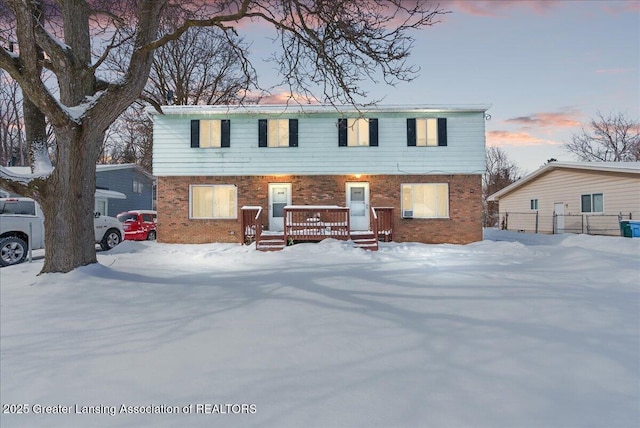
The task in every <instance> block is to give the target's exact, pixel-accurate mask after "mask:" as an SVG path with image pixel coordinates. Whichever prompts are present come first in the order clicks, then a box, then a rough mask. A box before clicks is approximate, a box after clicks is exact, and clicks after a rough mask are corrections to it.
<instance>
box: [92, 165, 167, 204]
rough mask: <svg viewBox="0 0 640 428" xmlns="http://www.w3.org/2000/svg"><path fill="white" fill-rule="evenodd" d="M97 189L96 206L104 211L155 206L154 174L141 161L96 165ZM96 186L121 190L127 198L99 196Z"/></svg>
mask: <svg viewBox="0 0 640 428" xmlns="http://www.w3.org/2000/svg"><path fill="white" fill-rule="evenodd" d="M96 189H97V191H96V208H95V209H96V211H99V212H100V213H102V214H104V215H110V216H116V215H118V213H121V212H123V211H129V210H151V209H155V197H154V191H155V178H154V177H153V175H151V174H149V173H148V172H146V171H145V170H144V169H142V167H141V166H140V165H136V164H133V163H126V164H114V165H96ZM99 190H104V191H115V192H120V193H123V194H124V195H126V198H125V199H116V198H113V197H109V198H101V197H100V192H99Z"/></svg>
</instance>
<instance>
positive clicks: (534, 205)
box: [529, 199, 538, 210]
mask: <svg viewBox="0 0 640 428" xmlns="http://www.w3.org/2000/svg"><path fill="white" fill-rule="evenodd" d="M529 209H532V210H537V209H538V200H537V199H531V200H530V201H529Z"/></svg>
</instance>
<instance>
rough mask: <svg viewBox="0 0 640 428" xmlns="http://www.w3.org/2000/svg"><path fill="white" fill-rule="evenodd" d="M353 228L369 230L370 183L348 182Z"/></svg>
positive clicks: (348, 200)
mask: <svg viewBox="0 0 640 428" xmlns="http://www.w3.org/2000/svg"><path fill="white" fill-rule="evenodd" d="M347 206H348V207H349V216H350V217H349V222H350V224H351V230H369V183H347Z"/></svg>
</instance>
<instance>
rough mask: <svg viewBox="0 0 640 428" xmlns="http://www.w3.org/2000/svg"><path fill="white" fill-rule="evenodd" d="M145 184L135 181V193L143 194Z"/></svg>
mask: <svg viewBox="0 0 640 428" xmlns="http://www.w3.org/2000/svg"><path fill="white" fill-rule="evenodd" d="M142 188H143V184H142V182H140V181H138V180H133V193H142Z"/></svg>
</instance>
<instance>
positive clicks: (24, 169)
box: [0, 164, 146, 199]
mask: <svg viewBox="0 0 640 428" xmlns="http://www.w3.org/2000/svg"><path fill="white" fill-rule="evenodd" d="M127 165H135V164H127ZM98 166H100V165H98ZM104 166H111V165H104ZM114 166H117V165H114ZM136 166H138V165H136ZM96 168H97V167H96ZM6 169H7V170H9V171H11V172H12V173H14V174H21V175H29V174H31V167H28V166H10V167H6ZM143 172H144V171H143ZM145 174H146V172H145ZM0 196H2V197H6V198H8V197H9V196H11V193H9V192H7V191H6V190H3V189H0ZM95 196H97V197H101V198H108V199H127V195H125V194H124V193H120V192H116V191H113V190H105V189H96V193H95Z"/></svg>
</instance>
